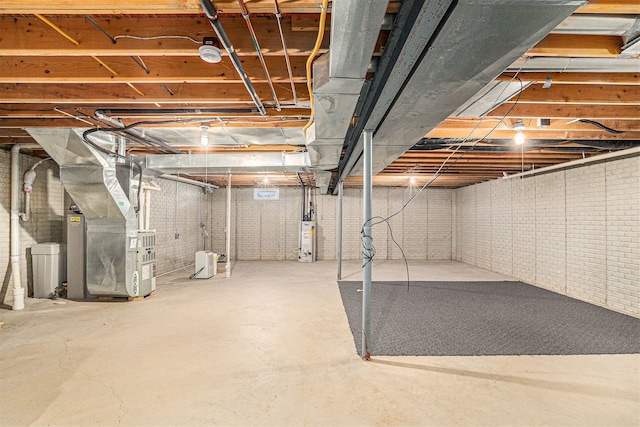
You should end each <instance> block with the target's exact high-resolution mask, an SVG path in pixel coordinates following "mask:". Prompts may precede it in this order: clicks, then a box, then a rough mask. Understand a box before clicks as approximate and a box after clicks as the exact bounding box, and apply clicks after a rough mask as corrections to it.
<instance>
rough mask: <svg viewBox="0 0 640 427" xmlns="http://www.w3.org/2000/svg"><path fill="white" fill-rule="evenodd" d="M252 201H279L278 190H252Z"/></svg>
mask: <svg viewBox="0 0 640 427" xmlns="http://www.w3.org/2000/svg"><path fill="white" fill-rule="evenodd" d="M253 200H280V189H279V188H254V189H253Z"/></svg>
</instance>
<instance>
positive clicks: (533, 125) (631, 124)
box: [436, 116, 640, 132]
mask: <svg viewBox="0 0 640 427" xmlns="http://www.w3.org/2000/svg"><path fill="white" fill-rule="evenodd" d="M498 120H499V119H487V118H485V119H484V120H482V121H481V122H480V123H478V122H479V119H458V118H449V119H446V120H444V121H443V122H441V123H440V124H439V125H438V126H437V127H436V129H468V130H470V129H471V128H477V129H483V130H490V129H493V128H494V127H495V126H496V124H498ZM517 120H518V118H517V117H515V116H510V117H508V118H506V119H504V120H503V121H502V123H500V124H499V125H498V128H497V130H505V129H509V130H513V129H511V127H512V126H513V125H514V124H515V123H516V121H517ZM599 123H602V124H603V125H605V126H607V127H610V128H612V129H617V130H620V131H637V132H640V120H602V121H600V122H599ZM523 124H524V127H525V128H524V131H525V132H526V131H528V130H535V131H541V132H569V131H581V132H601V131H602V129H600V128H598V127H596V126H594V125H593V124H589V123H582V122H578V121H567V120H566V119H550V123H549V125H548V126H540V127H539V126H538V123H537V121H536V120H534V119H524V120H523Z"/></svg>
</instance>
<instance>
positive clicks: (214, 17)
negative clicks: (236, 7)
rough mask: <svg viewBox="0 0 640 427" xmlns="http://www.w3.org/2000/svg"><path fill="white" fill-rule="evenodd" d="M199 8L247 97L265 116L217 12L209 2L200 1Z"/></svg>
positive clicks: (260, 102)
mask: <svg viewBox="0 0 640 427" xmlns="http://www.w3.org/2000/svg"><path fill="white" fill-rule="evenodd" d="M200 6H202V9H203V10H204V13H205V14H206V15H207V18H209V24H211V27H212V28H213V30H214V31H215V32H216V34H217V35H218V38H219V39H220V43H222V46H224V48H225V50H226V51H227V54H228V55H229V58H230V59H231V62H233V66H234V67H236V70H237V71H238V74H239V75H240V78H241V79H242V82H243V83H244V85H245V87H246V88H247V91H248V92H249V96H251V99H252V100H253V102H254V103H255V104H256V107H258V111H259V112H260V114H261V115H263V116H265V115H266V114H267V111H266V110H265V109H264V105H263V104H262V101H260V98H259V97H258V93H257V92H256V90H255V88H254V87H253V84H252V83H251V80H249V77H248V76H247V72H246V71H245V70H244V67H243V66H242V62H241V61H240V58H239V57H238V54H237V53H236V50H235V48H234V47H233V44H231V40H229V36H228V35H227V32H226V31H225V30H224V27H223V26H222V23H220V19H219V18H218V12H217V11H216V8H215V7H214V6H213V4H212V2H211V1H210V0H200Z"/></svg>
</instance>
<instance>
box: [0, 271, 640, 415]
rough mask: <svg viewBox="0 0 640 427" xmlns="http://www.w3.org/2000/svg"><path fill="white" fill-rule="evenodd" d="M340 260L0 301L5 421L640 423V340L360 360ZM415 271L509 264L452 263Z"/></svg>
mask: <svg viewBox="0 0 640 427" xmlns="http://www.w3.org/2000/svg"><path fill="white" fill-rule="evenodd" d="M335 265H336V264H335V262H317V263H314V264H299V263H295V262H238V263H237V264H236V265H235V266H234V267H235V268H234V272H233V277H231V278H229V279H225V278H224V277H217V278H215V279H210V280H191V281H189V280H186V277H187V276H188V274H189V273H190V272H189V273H187V272H183V271H181V272H176V273H172V274H170V275H167V276H164V277H161V278H159V279H158V292H157V294H156V295H155V296H153V297H150V298H147V299H145V300H144V301H139V302H110V303H103V302H102V303H101V302H76V301H64V300H63V301H51V300H29V301H28V305H27V309H25V310H24V311H22V312H12V311H0V321H4V322H5V325H4V326H3V327H2V329H0V337H1V340H0V373H1V378H0V425H2V426H14V425H16V426H22V425H50V426H54V425H60V426H70V425H90V424H101V425H107V426H111V425H128V426H159V425H174V426H178V425H180V426H190V425H223V426H227V425H247V426H249V425H251V426H263V425H264V426H307V425H308V426H316V425H317V426H342V425H345V426H347V425H353V426H379V425H380V426H382V425H438V426H440V425H463V426H464V425H469V426H472V425H473V426H478V425H524V426H531V425H536V426H538V425H551V426H555V425H562V426H565V425H576V426H587V425H593V426H625V425H626V426H638V425H640V374H639V371H640V355H606V356H505V357H502V356H499V357H496V356H492V357H380V358H375V359H374V360H371V361H370V362H363V361H362V360H360V358H359V357H358V356H357V354H356V349H355V346H354V344H353V338H352V336H351V333H350V331H349V326H348V324H347V319H346V315H345V313H344V310H343V308H342V303H341V300H340V294H339V291H338V288H337V285H336V280H335V279H336V267H335ZM359 265H360V263H359V262H350V263H346V264H345V265H344V266H343V276H344V279H346V280H358V279H360V277H361V276H360V270H359ZM411 275H412V278H413V279H415V280H439V279H446V280H466V279H473V280H482V279H486V280H496V279H497V280H500V279H503V278H504V277H502V276H500V275H497V274H494V273H490V272H487V271H483V270H479V269H476V268H473V267H470V266H467V265H464V264H459V263H455V262H433V263H423V264H420V265H418V264H417V263H416V264H415V265H413V266H412V268H411ZM403 277H404V265H403V264H402V263H399V262H390V261H386V262H376V264H375V265H374V280H376V279H377V280H384V279H393V280H402V278H403ZM374 298H375V295H374Z"/></svg>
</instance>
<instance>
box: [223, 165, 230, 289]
mask: <svg viewBox="0 0 640 427" xmlns="http://www.w3.org/2000/svg"><path fill="white" fill-rule="evenodd" d="M226 220H227V223H226V227H225V231H226V232H227V236H226V237H227V247H226V248H225V251H226V254H225V256H226V257H227V263H226V264H225V266H224V271H225V276H226V277H231V174H228V175H227V218H226Z"/></svg>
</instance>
